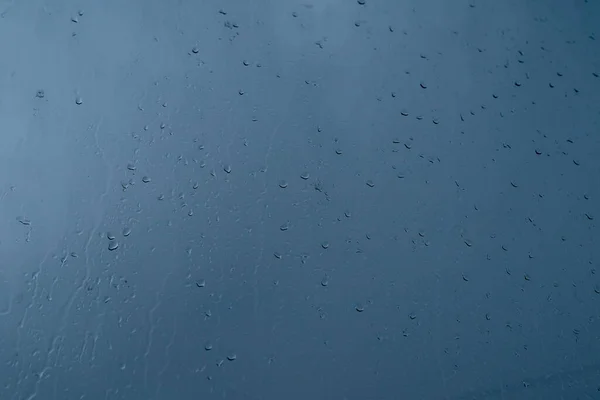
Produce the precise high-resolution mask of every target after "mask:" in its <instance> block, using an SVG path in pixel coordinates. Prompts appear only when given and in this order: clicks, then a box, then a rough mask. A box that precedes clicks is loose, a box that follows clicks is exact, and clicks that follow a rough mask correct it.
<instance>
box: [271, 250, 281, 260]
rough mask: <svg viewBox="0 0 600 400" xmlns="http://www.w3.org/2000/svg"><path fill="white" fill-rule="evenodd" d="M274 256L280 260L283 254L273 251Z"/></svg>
mask: <svg viewBox="0 0 600 400" xmlns="http://www.w3.org/2000/svg"><path fill="white" fill-rule="evenodd" d="M273 257H275V258H276V259H278V260H281V257H282V255H281V253H278V252H274V253H273Z"/></svg>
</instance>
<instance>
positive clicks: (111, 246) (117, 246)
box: [108, 240, 119, 251]
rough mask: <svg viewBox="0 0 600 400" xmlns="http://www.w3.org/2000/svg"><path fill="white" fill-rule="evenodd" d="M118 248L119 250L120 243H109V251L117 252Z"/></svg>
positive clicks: (113, 241)
mask: <svg viewBox="0 0 600 400" xmlns="http://www.w3.org/2000/svg"><path fill="white" fill-rule="evenodd" d="M118 248H119V242H117V241H116V240H111V241H110V242H109V243H108V250H110V251H114V250H116V249H118Z"/></svg>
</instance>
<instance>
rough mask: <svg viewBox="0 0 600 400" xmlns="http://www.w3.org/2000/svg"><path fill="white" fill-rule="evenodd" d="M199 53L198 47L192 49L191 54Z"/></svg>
mask: <svg viewBox="0 0 600 400" xmlns="http://www.w3.org/2000/svg"><path fill="white" fill-rule="evenodd" d="M199 51H200V49H199V48H198V46H194V47H192V53H194V54H198V52H199Z"/></svg>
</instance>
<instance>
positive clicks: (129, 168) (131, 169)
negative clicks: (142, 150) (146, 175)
mask: <svg viewBox="0 0 600 400" xmlns="http://www.w3.org/2000/svg"><path fill="white" fill-rule="evenodd" d="M127 169H128V170H130V171H135V170H136V166H135V164H134V163H129V164H127Z"/></svg>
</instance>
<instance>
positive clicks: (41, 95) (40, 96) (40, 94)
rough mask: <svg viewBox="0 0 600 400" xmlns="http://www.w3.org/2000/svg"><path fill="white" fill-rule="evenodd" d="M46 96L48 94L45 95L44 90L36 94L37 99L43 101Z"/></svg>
mask: <svg viewBox="0 0 600 400" xmlns="http://www.w3.org/2000/svg"><path fill="white" fill-rule="evenodd" d="M45 95H46V94H45V93H44V91H43V90H41V89H40V90H38V91H37V92H35V97H37V98H38V99H43V98H44V96H45Z"/></svg>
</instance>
